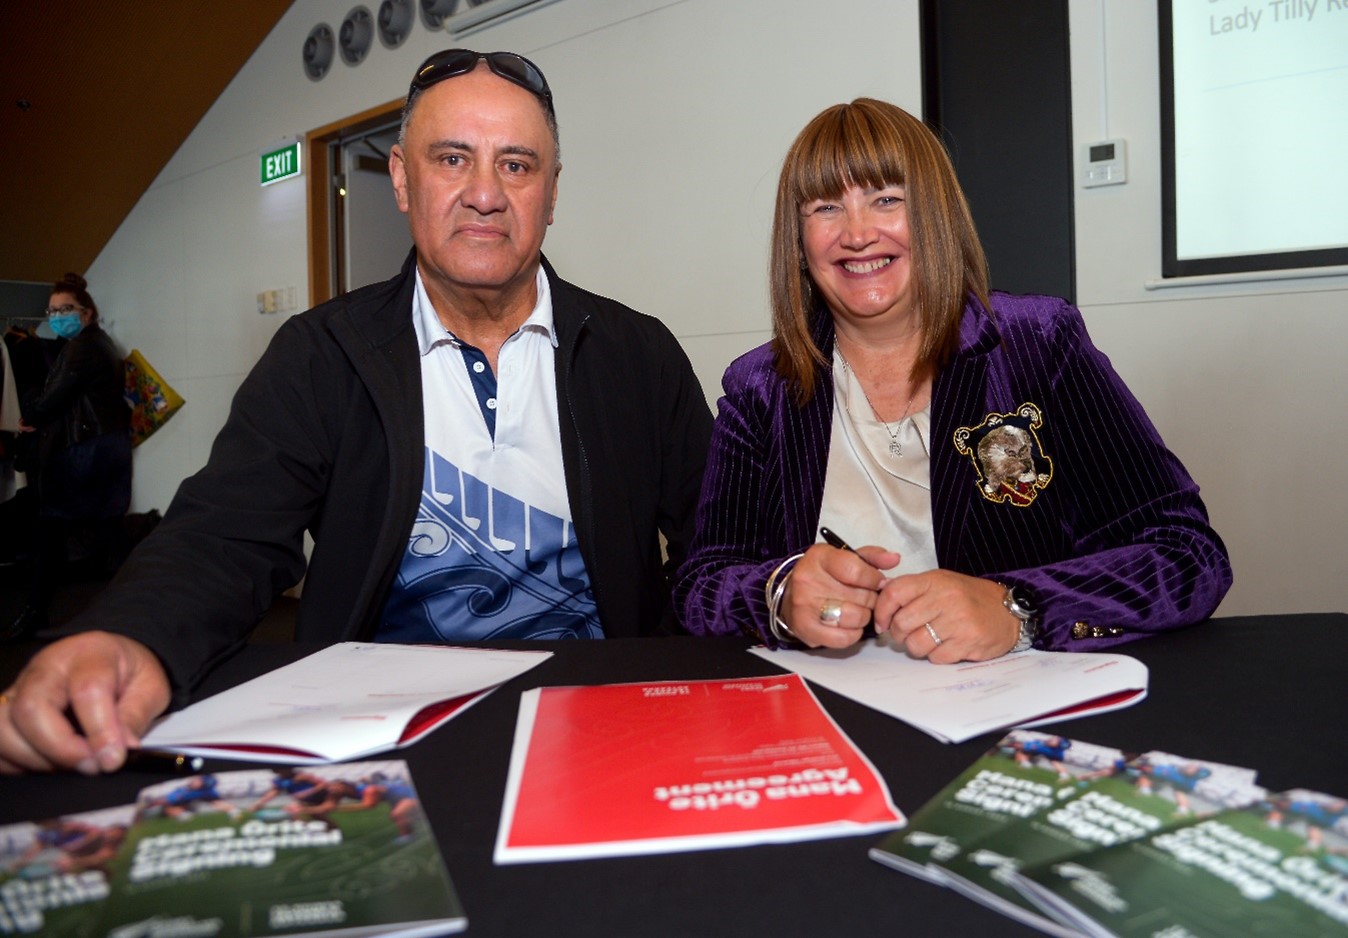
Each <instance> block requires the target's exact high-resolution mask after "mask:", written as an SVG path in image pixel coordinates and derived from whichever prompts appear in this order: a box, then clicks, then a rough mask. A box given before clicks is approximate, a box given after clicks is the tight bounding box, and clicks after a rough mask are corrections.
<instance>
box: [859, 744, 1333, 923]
mask: <svg viewBox="0 0 1348 938" xmlns="http://www.w3.org/2000/svg"><path fill="white" fill-rule="evenodd" d="M871 857H872V858H873V859H875V860H877V861H879V862H881V863H883V864H885V865H887V866H891V867H893V868H895V869H898V870H901V871H903V872H906V873H909V874H912V875H914V876H919V877H921V878H923V879H927V880H929V881H931V882H934V883H938V884H940V885H944V886H948V887H950V888H952V889H955V890H958V891H959V892H961V893H963V894H965V895H967V896H969V897H970V898H972V899H974V900H976V901H978V902H982V903H983V904H985V905H987V906H989V907H990V908H993V909H996V910H997V911H999V912H1001V913H1003V914H1005V915H1008V916H1011V917H1013V918H1016V919H1019V920H1020V921H1022V922H1025V923H1027V924H1030V925H1033V926H1035V927H1037V928H1039V929H1041V930H1042V931H1045V932H1047V933H1049V934H1054V935H1078V934H1082V933H1085V934H1089V935H1118V936H1130V938H1131V936H1139V938H1140V936H1155V935H1176V936H1180V935H1183V936H1213V938H1229V936H1232V935H1278V936H1279V938H1288V936H1302V935H1305V936H1319V935H1327V934H1343V933H1345V932H1346V931H1348V802H1345V801H1344V800H1343V799H1341V798H1337V797H1333V796H1330V795H1326V794H1322V793H1318V792H1311V791H1305V790H1294V791H1287V792H1281V793H1272V792H1268V791H1266V790H1265V789H1263V788H1261V787H1259V786H1258V785H1257V784H1256V778H1255V772H1254V771H1253V770H1252V769H1244V768H1238V767H1235V766H1229V765H1223V764H1220V763H1214V762H1208V761H1204V760H1201V759H1191V758H1186V757H1183V756H1178V755H1174V754H1171V753H1166V752H1146V753H1141V754H1129V753H1124V752H1121V751H1119V750H1117V749H1111V748H1108V747H1105V746H1097V745H1093V744H1091V743H1087V742H1083V741H1081V740H1074V739H1067V738H1065V737H1062V736H1055V735H1049V734H1045V733H1039V732H1035V731H1032V730H1013V731H1012V732H1010V733H1008V734H1007V735H1006V736H1005V737H1004V738H1003V739H1002V740H1001V741H1000V742H999V743H998V744H997V746H995V747H994V748H992V749H990V750H989V751H988V752H987V753H986V754H984V755H983V756H982V757H981V758H980V759H979V760H978V761H977V762H975V763H974V764H973V765H972V766H970V767H969V768H968V769H967V770H965V771H964V772H963V773H961V774H960V775H959V776H958V777H957V778H955V780H954V781H952V782H951V783H950V784H949V785H947V786H946V787H945V788H944V789H943V790H942V791H941V792H939V793H938V794H937V795H936V797H935V798H933V799H932V800H931V801H929V802H928V803H927V804H926V805H924V806H923V807H922V808H921V809H919V810H918V811H917V812H916V813H915V814H914V815H913V817H912V818H911V820H910V823H909V826H908V828H907V829H905V830H903V831H901V832H898V833H895V834H892V835H890V836H889V837H888V838H887V839H886V840H884V841H883V842H882V843H880V844H879V845H877V846H876V847H874V848H873V849H872V850H871Z"/></svg>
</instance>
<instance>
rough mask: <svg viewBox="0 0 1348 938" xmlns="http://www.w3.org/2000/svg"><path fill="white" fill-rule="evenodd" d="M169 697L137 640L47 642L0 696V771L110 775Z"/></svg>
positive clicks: (87, 636)
mask: <svg viewBox="0 0 1348 938" xmlns="http://www.w3.org/2000/svg"><path fill="white" fill-rule="evenodd" d="M170 696H171V693H170V689H169V681H168V676H167V675H166V674H165V673H164V668H163V666H162V665H161V664H160V663H159V659H158V658H157V657H155V654H154V652H152V651H150V650H149V649H148V648H146V647H145V646H144V645H142V644H140V643H139V642H137V641H133V640H132V639H129V638H126V637H124V636H121V635H113V634H112V633H110V632H85V633H82V634H80V635H74V636H71V637H70V638H65V639H62V640H60V641H59V642H55V643H53V644H51V645H49V646H48V647H47V648H44V649H43V650H42V651H40V652H39V653H38V654H37V655H35V656H34V657H33V660H32V661H30V662H28V666H27V667H25V668H24V669H23V671H22V672H21V673H20V674H19V677H18V679H17V680H16V681H15V682H14V685H13V686H12V687H10V688H9V689H8V690H7V691H5V692H4V694H3V695H0V698H3V702H0V774H7V775H15V774H18V773H20V772H50V771H52V770H55V769H75V770H76V771H79V772H82V773H84V774H85V775H97V774H98V773H99V772H114V771H116V770H117V769H119V768H121V767H122V764H123V763H124V762H125V761H126V751H127V749H128V748H134V747H136V746H138V745H139V744H140V737H141V734H143V733H144V732H145V731H146V730H147V729H148V728H149V726H150V722H151V721H152V720H153V719H154V718H155V717H157V716H158V715H159V714H161V713H163V712H164V710H165V709H167V708H168V705H169V700H170Z"/></svg>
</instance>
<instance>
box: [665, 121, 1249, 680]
mask: <svg viewBox="0 0 1348 938" xmlns="http://www.w3.org/2000/svg"><path fill="white" fill-rule="evenodd" d="M771 276H772V310H773V340H772V341H771V342H770V343H769V344H767V345H764V346H762V347H760V348H758V349H755V350H754V351H752V352H750V353H748V354H747V355H745V356H743V357H741V358H740V359H738V360H737V361H735V362H733V363H732V364H731V366H730V368H729V369H728V370H727V371H726V374H725V379H724V389H725V396H724V397H723V398H722V400H721V402H720V409H719V414H718V416H717V419H716V428H715V431H714V435H713V439H712V451H711V458H710V460H709V461H708V465H707V475H706V478H705V480H704V482H703V490H702V498H701V502H700V504H699V508H698V515H697V524H698V530H697V534H696V536H695V538H694V540H693V543H692V548H691V552H690V555H689V557H688V559H687V560H686V561H685V563H684V564H683V566H682V567H681V568H680V571H679V574H678V580H677V583H676V586H675V602H676V606H677V609H678V611H679V613H680V615H681V617H682V619H683V622H684V624H685V625H686V626H687V627H688V629H689V630H690V631H692V632H694V633H698V634H724V633H733V632H737V631H739V632H744V633H747V634H749V635H751V636H753V637H755V638H759V639H761V640H763V641H765V642H766V643H768V644H769V645H770V646H773V647H776V646H779V645H782V644H794V643H799V644H804V645H808V646H812V647H817V646H828V647H834V648H841V647H846V646H849V645H852V644H853V643H855V642H857V641H858V640H860V639H861V638H862V636H863V634H868V633H866V632H865V630H866V627H867V626H868V625H870V624H873V626H874V628H875V629H876V630H877V631H878V632H881V633H885V632H888V633H890V635H891V636H892V640H893V641H895V642H898V643H901V644H902V645H903V646H905V647H906V649H907V651H908V652H909V653H910V654H911V655H914V656H916V657H919V658H928V659H930V660H931V661H934V662H937V663H950V662H955V661H963V660H986V659H989V658H995V657H998V656H1000V655H1003V654H1006V653H1008V652H1011V651H1018V650H1023V649H1025V648H1028V647H1031V646H1033V647H1037V648H1045V649H1084V650H1089V649H1093V648H1102V647H1105V646H1109V645H1114V644H1117V643H1120V642H1125V641H1129V640H1132V639H1136V638H1140V637H1143V636H1144V635H1147V634H1150V633H1154V632H1158V631H1162V630H1166V629H1172V628H1177V627H1179V626H1182V625H1186V624H1190V623H1193V622H1196V621H1198V620H1200V619H1203V618H1205V617H1207V616H1208V615H1210V614H1211V613H1212V611H1213V610H1214V609H1215V608H1216V607H1217V604H1218V602H1219V601H1220V600H1221V598H1222V596H1223V595H1225V593H1226V590H1227V589H1228V588H1229V586H1230V584H1231V571H1230V565H1229V562H1228V560H1227V555H1226V549H1225V547H1224V546H1223V544H1222V542H1221V540H1220V538H1218V537H1217V535H1216V533H1215V532H1213V530H1212V529H1211V528H1210V527H1209V526H1208V521H1207V513H1206V510H1205V509H1204V507H1203V503H1202V502H1201V501H1200V500H1199V497H1198V487H1197V486H1196V485H1195V484H1194V482H1193V480H1192V479H1191V478H1190V477H1189V475H1188V474H1187V473H1186V472H1185V470H1184V467H1183V466H1181V465H1180V463H1179V461H1178V460H1177V459H1176V458H1175V456H1174V455H1173V454H1172V453H1171V452H1170V451H1169V450H1167V449H1166V448H1165V445H1164V444H1163V443H1162V442H1161V439H1160V437H1159V436H1158V435H1157V433H1156V429H1155V428H1154V427H1153V426H1152V424H1151V422H1150V421H1149V420H1148V419H1147V417H1146V414H1145V413H1144V412H1143V410H1142V407H1141V406H1140V405H1139V404H1138V402H1137V400H1136V399H1135V398H1134V397H1133V396H1132V395H1131V394H1130V393H1129V391H1128V389H1127V388H1126V387H1125V386H1124V384H1123V382H1122V381H1121V380H1120V379H1119V377H1118V375H1116V374H1115V373H1114V371H1113V369H1112V368H1111V367H1110V365H1109V362H1108V360H1107V359H1106V358H1105V356H1104V355H1102V354H1101V353H1100V352H1099V351H1097V350H1096V349H1095V348H1094V346H1093V345H1092V344H1091V342H1090V339H1089V338H1088V337H1087V335H1086V330H1085V325H1084V323H1083V322H1082V318H1081V314H1080V313H1079V312H1078V311H1077V310H1076V309H1074V308H1073V307H1071V306H1070V305H1068V304H1067V303H1066V302H1064V301H1062V300H1058V299H1055V298H1051V297H1042V296H1033V297H1016V296H1009V295H1006V294H1001V293H989V291H988V286H987V266H986V262H985V259H984V256H983V249H982V247H981V246H980V244H979V242H978V237H977V235H976V233H975V231H974V227H973V222H972V219H971V217H970V215H969V210H968V206H967V204H966V203H965V200H964V196H963V193H962V192H961V191H960V188H959V184H958V182H957V181H956V179H955V174H954V170H953V169H952V167H951V165H950V162H949V159H948V158H947V157H946V154H945V152H944V150H943V149H942V147H941V145H940V143H939V142H938V140H937V139H936V137H935V136H934V135H933V134H932V133H931V131H929V130H928V129H927V128H926V127H925V126H924V125H923V124H922V123H921V122H920V121H918V120H917V119H915V118H914V117H912V116H911V115H909V114H907V113H906V112H904V111H902V110H900V109H899V108H897V107H894V106H893V105H890V104H886V103H884V102H881V101H875V100H871V99H866V98H862V99H858V100H856V101H854V102H852V103H851V104H845V105H837V106H835V107H832V108H829V109H828V110H826V111H824V112H823V113H822V114H820V115H819V116H818V117H816V118H815V119H814V120H813V121H811V122H810V124H809V125H808V126H807V127H806V128H805V129H804V130H803V131H802V132H801V134H800V136H799V137H797V139H796V141H795V142H794V144H793V145H792V147H791V150H790V152H789V153H788V154H787V157H786V162H785V165H784V166H783V169H782V174H781V179H780V181H779V184H778V189H777V205H776V213H775V217H774V220H773V234H772V261H771ZM821 526H823V527H826V528H830V529H832V530H833V531H836V532H838V535H841V536H843V537H845V538H846V539H847V541H850V542H851V543H852V544H862V545H871V546H864V547H860V548H859V549H858V550H856V551H852V550H851V549H849V548H846V545H845V542H843V541H842V540H841V539H840V538H838V537H836V536H835V538H834V540H835V543H838V544H842V545H843V546H841V547H839V546H831V545H829V544H827V543H815V541H816V537H817V536H818V532H819V530H820V527H821Z"/></svg>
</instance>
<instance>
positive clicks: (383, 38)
mask: <svg viewBox="0 0 1348 938" xmlns="http://www.w3.org/2000/svg"><path fill="white" fill-rule="evenodd" d="M413 16H414V14H413V12H412V0H384V2H383V3H381V4H379V22H378V29H379V41H380V42H382V43H383V44H384V46H385V48H388V49H396V48H398V47H399V46H400V45H402V44H403V40H404V39H406V38H407V34H408V33H410V32H411V31H412V17H413Z"/></svg>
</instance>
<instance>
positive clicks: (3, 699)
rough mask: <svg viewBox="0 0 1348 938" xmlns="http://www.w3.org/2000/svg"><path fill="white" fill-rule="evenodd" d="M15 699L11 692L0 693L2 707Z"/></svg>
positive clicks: (0, 705)
mask: <svg viewBox="0 0 1348 938" xmlns="http://www.w3.org/2000/svg"><path fill="white" fill-rule="evenodd" d="M13 699H14V698H13V697H11V696H10V695H9V691H0V707H2V706H4V705H5V704H7V703H9V702H10V701H11V700H13Z"/></svg>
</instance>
